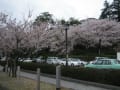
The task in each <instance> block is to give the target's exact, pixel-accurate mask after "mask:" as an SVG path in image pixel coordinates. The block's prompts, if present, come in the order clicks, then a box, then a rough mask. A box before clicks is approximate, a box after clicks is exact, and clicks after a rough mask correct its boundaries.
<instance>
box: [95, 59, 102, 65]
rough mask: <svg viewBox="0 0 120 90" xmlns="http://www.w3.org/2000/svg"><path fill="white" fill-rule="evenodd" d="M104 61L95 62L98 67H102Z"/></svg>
mask: <svg viewBox="0 0 120 90" xmlns="http://www.w3.org/2000/svg"><path fill="white" fill-rule="evenodd" d="M102 63H103V61H102V60H98V61H96V62H95V64H96V65H102Z"/></svg>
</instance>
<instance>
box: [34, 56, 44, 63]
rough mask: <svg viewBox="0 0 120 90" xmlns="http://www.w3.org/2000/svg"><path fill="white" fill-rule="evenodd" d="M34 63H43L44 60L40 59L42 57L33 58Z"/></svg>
mask: <svg viewBox="0 0 120 90" xmlns="http://www.w3.org/2000/svg"><path fill="white" fill-rule="evenodd" d="M34 61H35V62H37V63H42V62H44V60H43V59H42V57H38V58H35V59H34Z"/></svg>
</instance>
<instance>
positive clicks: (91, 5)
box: [0, 0, 112, 20]
mask: <svg viewBox="0 0 120 90" xmlns="http://www.w3.org/2000/svg"><path fill="white" fill-rule="evenodd" d="M108 1H112V0H108ZM103 4H104V0H0V11H2V12H7V13H9V14H10V15H11V16H13V17H15V18H17V19H21V18H22V17H23V16H24V15H27V14H28V11H29V10H31V11H32V13H33V16H34V17H36V16H38V15H39V14H40V13H41V12H46V11H47V12H50V13H51V14H53V15H54V17H55V18H58V19H62V18H63V19H68V18H69V17H75V18H77V19H80V20H81V19H85V18H98V17H99V15H100V13H101V9H102V8H103Z"/></svg>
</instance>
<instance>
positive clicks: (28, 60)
mask: <svg viewBox="0 0 120 90" xmlns="http://www.w3.org/2000/svg"><path fill="white" fill-rule="evenodd" d="M23 62H28V63H30V62H33V60H31V59H30V58H27V59H25V60H23Z"/></svg>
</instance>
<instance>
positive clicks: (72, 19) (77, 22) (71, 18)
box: [68, 17, 80, 25]
mask: <svg viewBox="0 0 120 90" xmlns="http://www.w3.org/2000/svg"><path fill="white" fill-rule="evenodd" d="M68 22H69V24H70V25H78V24H80V21H79V20H77V19H75V18H74V17H70V18H69V20H68Z"/></svg>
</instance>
